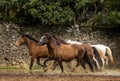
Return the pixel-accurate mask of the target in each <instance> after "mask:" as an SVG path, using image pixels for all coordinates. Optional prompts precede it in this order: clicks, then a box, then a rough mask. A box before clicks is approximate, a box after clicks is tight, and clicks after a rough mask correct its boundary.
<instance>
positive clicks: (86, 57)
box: [83, 49, 94, 72]
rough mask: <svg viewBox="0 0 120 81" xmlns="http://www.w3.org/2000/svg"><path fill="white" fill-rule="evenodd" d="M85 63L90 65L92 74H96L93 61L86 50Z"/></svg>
mask: <svg viewBox="0 0 120 81" xmlns="http://www.w3.org/2000/svg"><path fill="white" fill-rule="evenodd" d="M83 59H84V61H85V62H87V63H88V65H89V67H90V69H91V71H92V72H94V68H93V64H92V61H91V59H90V57H89V55H88V53H87V50H86V49H85V54H84V57H83Z"/></svg>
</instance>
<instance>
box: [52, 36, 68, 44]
mask: <svg viewBox="0 0 120 81" xmlns="http://www.w3.org/2000/svg"><path fill="white" fill-rule="evenodd" d="M53 37H54V39H56V42H57V44H58V45H60V44H68V43H67V42H65V41H64V40H63V39H62V38H60V37H59V36H55V35H53Z"/></svg>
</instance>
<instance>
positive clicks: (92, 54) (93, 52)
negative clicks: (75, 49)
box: [55, 36, 104, 70]
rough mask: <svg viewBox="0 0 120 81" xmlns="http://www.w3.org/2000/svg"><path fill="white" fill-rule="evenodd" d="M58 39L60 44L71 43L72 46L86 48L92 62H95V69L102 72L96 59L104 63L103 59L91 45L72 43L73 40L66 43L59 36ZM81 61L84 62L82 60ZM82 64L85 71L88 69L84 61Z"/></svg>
mask: <svg viewBox="0 0 120 81" xmlns="http://www.w3.org/2000/svg"><path fill="white" fill-rule="evenodd" d="M55 38H56V37H55ZM56 39H57V40H59V42H61V43H64V44H68V43H70V44H80V45H82V46H83V47H85V48H86V50H87V52H88V55H89V56H90V59H91V61H92V62H93V64H94V66H95V69H96V70H100V65H99V63H98V61H97V60H96V59H98V60H99V62H102V61H101V59H100V58H99V57H100V56H99V54H98V52H97V49H96V48H93V47H91V45H89V44H82V43H80V42H77V41H72V40H68V41H67V42H65V41H63V40H62V39H61V38H59V37H58V36H57V38H56ZM95 57H97V58H95ZM102 57H104V56H102ZM81 61H82V60H81ZM80 64H81V65H82V67H83V68H84V69H85V68H86V67H85V63H84V61H82V62H81V63H80Z"/></svg>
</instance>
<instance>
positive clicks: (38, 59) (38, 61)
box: [37, 57, 43, 67]
mask: <svg viewBox="0 0 120 81" xmlns="http://www.w3.org/2000/svg"><path fill="white" fill-rule="evenodd" d="M37 64H38V65H40V66H42V67H43V65H42V64H40V58H39V57H38V58H37Z"/></svg>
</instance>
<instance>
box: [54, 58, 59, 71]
mask: <svg viewBox="0 0 120 81" xmlns="http://www.w3.org/2000/svg"><path fill="white" fill-rule="evenodd" d="M58 65H59V64H58V62H57V61H55V60H54V64H53V70H55V68H56V67H57V66H58Z"/></svg>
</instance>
